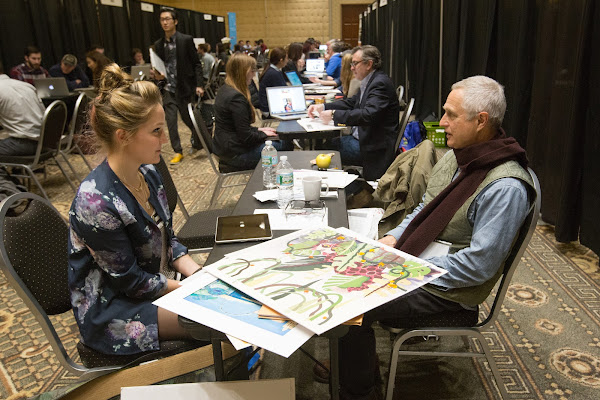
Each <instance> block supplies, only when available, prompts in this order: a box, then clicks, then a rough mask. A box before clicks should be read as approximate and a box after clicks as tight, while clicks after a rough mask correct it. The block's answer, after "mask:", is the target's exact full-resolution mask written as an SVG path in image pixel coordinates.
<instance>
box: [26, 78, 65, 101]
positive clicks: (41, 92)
mask: <svg viewBox="0 0 600 400" xmlns="http://www.w3.org/2000/svg"><path fill="white" fill-rule="evenodd" d="M33 86H35V88H36V90H37V94H38V97H39V98H40V99H44V98H46V97H61V96H68V95H69V88H68V87H67V81H66V80H65V78H39V79H34V80H33Z"/></svg>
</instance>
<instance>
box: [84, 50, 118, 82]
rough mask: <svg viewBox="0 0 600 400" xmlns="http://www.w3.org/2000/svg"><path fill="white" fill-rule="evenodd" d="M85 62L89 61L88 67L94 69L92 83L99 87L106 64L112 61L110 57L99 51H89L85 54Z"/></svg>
mask: <svg viewBox="0 0 600 400" xmlns="http://www.w3.org/2000/svg"><path fill="white" fill-rule="evenodd" d="M85 62H86V63H87V66H88V68H89V69H90V70H91V71H92V80H91V81H92V84H93V85H94V87H95V88H96V89H98V87H99V83H100V76H102V72H103V71H104V68H106V66H108V65H110V64H111V63H112V62H111V61H110V59H109V58H108V57H106V56H105V55H104V54H102V53H100V52H99V51H88V52H87V53H86V55H85Z"/></svg>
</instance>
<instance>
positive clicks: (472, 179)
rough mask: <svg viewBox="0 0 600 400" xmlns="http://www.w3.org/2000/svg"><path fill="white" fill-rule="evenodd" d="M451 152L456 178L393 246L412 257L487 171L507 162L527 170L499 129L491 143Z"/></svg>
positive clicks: (516, 147) (516, 145)
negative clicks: (514, 162) (511, 161)
mask: <svg viewBox="0 0 600 400" xmlns="http://www.w3.org/2000/svg"><path fill="white" fill-rule="evenodd" d="M453 151H454V155H455V156H456V161H457V162H458V167H459V168H460V173H459V175H458V176H457V177H456V179H455V180H454V181H452V183H450V185H448V186H447V187H446V188H445V189H444V190H443V191H442V192H441V193H440V194H438V195H437V196H436V197H435V198H434V199H432V200H431V201H430V202H429V204H427V205H426V206H425V207H424V208H423V209H422V210H421V212H420V213H419V214H417V216H416V217H415V218H414V219H413V220H412V221H411V222H410V224H409V225H408V226H407V227H406V230H405V231H404V233H403V234H402V236H401V237H400V239H398V242H397V243H396V248H397V249H400V250H401V251H404V252H406V253H408V254H412V255H416V256H418V255H419V254H421V253H422V252H423V250H425V248H426V247H427V246H428V245H429V244H430V243H431V242H433V241H434V240H435V238H437V236H438V235H439V234H440V233H441V232H442V231H443V230H444V228H445V227H446V225H448V223H449V222H450V220H451V219H452V217H453V216H454V214H455V213H456V212H457V211H458V209H459V208H460V207H461V206H462V205H463V204H464V203H465V201H466V200H467V199H468V198H469V197H471V196H472V195H473V193H475V190H477V188H478V187H479V185H481V182H483V180H484V179H485V177H486V175H487V174H488V172H489V171H490V170H491V169H493V168H495V167H497V166H498V165H500V164H503V163H505V162H507V161H510V160H514V161H517V162H518V163H519V164H521V166H522V167H523V168H527V155H526V154H525V150H523V148H522V147H521V146H520V145H519V143H517V141H516V140H515V139H514V138H507V137H506V136H505V135H504V131H503V130H502V129H501V130H500V132H498V135H497V136H496V137H495V138H494V139H492V140H488V141H486V142H483V143H477V144H474V145H471V146H468V147H466V148H464V149H455V150H453Z"/></svg>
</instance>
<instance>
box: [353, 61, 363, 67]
mask: <svg viewBox="0 0 600 400" xmlns="http://www.w3.org/2000/svg"><path fill="white" fill-rule="evenodd" d="M363 61H365V60H360V61H352V62H351V63H350V66H351V67H356V66H357V65H358V64H360V63H361V62H363Z"/></svg>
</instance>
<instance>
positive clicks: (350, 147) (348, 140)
mask: <svg viewBox="0 0 600 400" xmlns="http://www.w3.org/2000/svg"><path fill="white" fill-rule="evenodd" d="M331 147H332V148H333V150H337V151H339V152H340V155H341V156H342V164H343V165H360V166H362V165H363V161H362V157H361V156H360V145H359V143H358V139H355V138H354V136H352V135H347V136H342V137H340V138H333V139H331Z"/></svg>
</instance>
